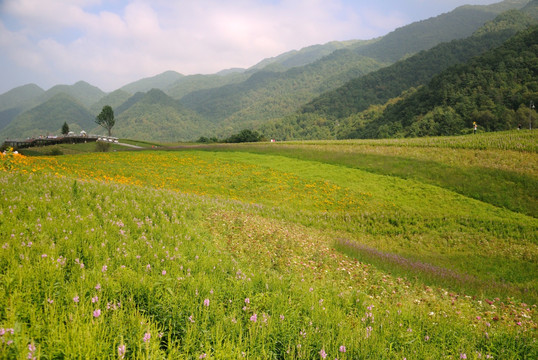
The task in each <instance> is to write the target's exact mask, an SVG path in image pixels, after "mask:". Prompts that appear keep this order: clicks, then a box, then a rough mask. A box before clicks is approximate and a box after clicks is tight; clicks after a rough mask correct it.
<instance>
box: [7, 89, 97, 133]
mask: <svg viewBox="0 0 538 360" xmlns="http://www.w3.org/2000/svg"><path fill="white" fill-rule="evenodd" d="M64 122H67V124H68V125H69V127H70V129H71V130H73V131H79V130H89V129H91V128H93V127H94V126H95V123H94V116H93V115H92V114H90V112H89V111H88V110H87V109H86V108H85V107H84V106H82V105H81V104H80V103H79V102H78V101H77V100H76V99H74V98H73V97H71V96H69V95H66V94H64V93H59V94H56V95H54V96H52V97H51V98H50V99H48V100H47V101H45V102H44V103H42V104H40V105H38V106H36V107H34V108H32V109H31V110H29V111H26V112H24V113H22V114H20V115H19V116H17V117H16V118H15V119H14V120H13V121H12V122H11V123H10V124H9V125H8V126H6V127H5V128H4V129H3V130H2V131H1V132H0V138H24V137H29V136H30V137H31V136H40V135H47V134H54V135H60V133H61V127H62V125H63V123H64Z"/></svg>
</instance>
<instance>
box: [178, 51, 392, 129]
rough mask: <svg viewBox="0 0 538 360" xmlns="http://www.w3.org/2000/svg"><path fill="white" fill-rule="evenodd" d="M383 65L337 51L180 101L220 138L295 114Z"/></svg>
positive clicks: (192, 95)
mask: <svg viewBox="0 0 538 360" xmlns="http://www.w3.org/2000/svg"><path fill="white" fill-rule="evenodd" d="M381 66H382V64H380V63H378V62H376V61H374V60H372V59H368V58H364V57H361V56H359V55H356V54H354V53H353V52H351V51H349V50H340V51H337V52H336V53H333V54H331V55H329V56H327V57H324V58H323V59H321V60H318V61H316V62H315V63H313V64H309V65H306V66H303V67H298V68H292V69H290V70H287V71H284V72H273V71H258V72H256V73H254V74H252V75H251V76H250V77H249V78H248V79H247V80H245V81H243V82H241V83H238V84H231V85H227V86H223V87H220V88H216V89H210V90H206V91H197V92H193V93H190V94H188V95H186V96H184V97H183V98H181V102H182V103H183V104H184V105H185V106H186V107H188V108H189V109H192V110H193V111H196V112H198V113H199V114H200V115H202V116H203V117H205V118H207V119H209V120H210V121H211V122H213V123H215V124H220V128H221V129H222V131H221V132H220V133H219V134H217V135H219V136H227V135H229V134H230V133H231V132H233V131H235V130H237V129H241V128H242V127H245V126H248V127H253V126H257V125H259V124H261V123H263V122H264V121H266V120H269V119H275V118H279V117H282V116H284V115H286V114H289V113H291V112H294V111H295V110H296V109H297V108H298V107H299V106H300V105H301V104H303V103H304V102H306V101H308V100H310V99H312V98H313V97H314V96H316V95H319V94H321V93H323V92H324V91H326V90H329V89H331V88H334V87H337V86H339V85H341V84H343V83H344V82H345V81H346V80H349V79H351V78H354V77H357V76H361V75H364V74H366V73H368V72H371V71H373V70H377V69H379V68H380V67H381Z"/></svg>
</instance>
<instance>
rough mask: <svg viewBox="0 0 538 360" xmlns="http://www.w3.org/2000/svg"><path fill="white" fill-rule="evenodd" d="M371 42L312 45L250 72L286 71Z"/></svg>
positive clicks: (266, 61)
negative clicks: (338, 51)
mask: <svg viewBox="0 0 538 360" xmlns="http://www.w3.org/2000/svg"><path fill="white" fill-rule="evenodd" d="M370 42H371V41H362V40H351V41H331V42H329V43H327V44H323V45H312V46H308V47H305V48H302V49H300V50H292V51H288V52H285V53H283V54H281V55H278V56H275V57H272V58H267V59H264V60H262V61H260V62H259V63H257V64H256V65H254V66H252V67H250V68H249V69H248V70H249V71H250V72H252V71H255V70H262V69H263V70H270V71H285V70H288V69H290V68H292V67H297V66H304V65H308V64H311V63H313V62H315V61H317V60H319V59H321V58H323V57H324V56H327V55H329V54H331V53H333V52H334V51H336V50H341V49H346V48H349V47H351V46H356V47H359V46H360V45H364V44H367V43H370Z"/></svg>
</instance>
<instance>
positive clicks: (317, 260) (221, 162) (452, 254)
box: [0, 139, 538, 359]
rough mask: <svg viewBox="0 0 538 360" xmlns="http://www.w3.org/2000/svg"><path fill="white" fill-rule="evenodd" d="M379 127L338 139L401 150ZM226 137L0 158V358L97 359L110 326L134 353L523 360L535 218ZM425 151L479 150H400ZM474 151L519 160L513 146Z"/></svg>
mask: <svg viewBox="0 0 538 360" xmlns="http://www.w3.org/2000/svg"><path fill="white" fill-rule="evenodd" d="M462 140H463V139H462ZM424 141H426V140H424ZM390 145H391V146H380V145H379V144H378V143H373V145H372V144H370V145H368V146H364V145H355V146H350V145H349V144H348V145H346V146H347V147H346V146H344V147H343V148H340V149H341V150H342V149H346V151H348V150H351V149H350V148H353V149H355V151H357V152H358V153H361V151H359V150H358V149H357V148H360V147H363V146H364V147H363V149H369V151H376V152H378V153H381V154H382V155H387V154H388V155H389V156H395V157H397V156H399V157H402V154H396V153H395V152H398V151H404V150H401V146H394V144H390ZM400 145H401V144H400ZM302 146H314V145H302ZM315 146H321V145H319V144H317V145H315ZM325 146H327V149H331V147H333V146H335V144H331V145H330V146H328V145H325ZM237 149H238V148H235V150H236V151H234V152H228V153H223V152H207V151H206V152H200V151H194V150H188V151H182V152H132V153H126V152H124V153H109V154H88V155H76V156H60V157H55V158H21V159H17V160H18V161H19V162H18V165H17V167H18V168H19V169H20V170H18V171H16V172H7V173H6V172H4V173H0V175H1V176H0V180H1V181H2V190H1V191H2V192H1V195H2V196H1V197H0V201H2V207H1V209H2V217H1V220H0V221H2V226H0V232H1V236H2V238H4V239H5V242H4V246H3V247H2V251H1V252H0V269H1V272H0V275H1V276H2V280H3V281H2V282H1V284H2V285H1V286H2V287H3V291H1V292H0V293H1V294H2V295H1V296H0V302H1V305H2V306H0V309H3V310H2V311H1V312H0V324H1V325H2V327H4V328H14V329H15V331H14V332H15V335H13V336H12V335H9V334H8V336H9V338H8V337H6V339H12V340H14V343H13V344H12V345H13V346H11V345H10V346H11V347H9V346H7V345H1V346H3V347H0V358H9V357H16V355H15V354H18V356H19V357H26V355H27V353H28V346H27V345H28V343H32V342H33V343H35V344H36V345H37V348H38V350H37V351H40V354H41V355H45V354H46V355H48V356H52V355H53V354H55V356H61V354H63V355H64V356H67V357H69V356H75V354H80V353H85V354H88V356H89V357H92V358H98V357H105V356H110V355H111V354H115V353H117V350H116V349H117V346H118V345H119V344H122V343H123V344H127V349H128V355H129V356H133V357H144V356H147V355H148V354H151V355H152V356H164V355H168V356H171V357H174V356H175V357H183V356H184V357H199V356H200V355H202V354H204V353H207V354H208V357H211V356H212V357H214V358H219V359H220V358H237V357H240V356H242V353H243V352H244V353H245V355H246V356H247V357H250V358H271V357H274V358H300V357H303V358H316V357H319V356H320V351H321V350H324V351H326V352H327V353H328V354H329V356H330V357H331V358H334V357H336V356H338V358H339V359H346V358H347V359H351V358H363V357H366V356H372V357H374V358H380V357H386V358H400V359H401V358H402V357H407V358H410V357H411V358H460V357H461V356H462V354H466V356H467V357H468V358H472V357H477V356H478V353H480V354H482V356H485V354H491V355H493V356H494V358H535V356H536V352H537V350H536V346H535V343H533V339H535V336H536V315H535V313H534V307H529V306H527V305H524V304H522V305H519V302H518V301H517V300H516V299H526V300H527V301H530V302H531V303H536V298H537V295H536V293H537V288H536V279H535V277H534V274H536V270H538V269H537V268H536V264H537V263H538V261H536V260H537V254H538V250H537V246H536V242H537V239H536V233H537V231H536V230H537V228H538V225H537V220H536V219H535V218H533V217H529V216H525V215H522V214H518V213H516V212H513V211H510V210H505V209H501V208H499V207H495V206H492V205H490V204H487V203H484V202H481V201H477V200H474V199H470V198H468V197H465V196H462V195H459V194H457V193H455V192H452V191H449V190H446V189H443V188H441V187H439V186H432V185H430V184H425V183H423V182H421V181H418V180H416V179H400V178H398V177H394V176H386V175H381V174H376V173H372V172H370V171H362V170H359V169H356V168H352V167H349V166H347V165H346V166H342V165H341V164H340V165H339V164H337V163H334V164H323V163H321V162H320V161H319V159H318V161H312V160H305V159H290V158H289V157H283V156H274V155H267V154H248V153H245V152H238V151H237ZM240 149H243V150H242V151H245V150H248V151H251V150H252V148H251V147H246V148H241V147H240ZM389 149H392V151H393V152H392V153H391V152H390V151H389ZM421 149H424V150H426V151H427V152H429V153H430V154H433V156H432V157H433V159H434V160H435V161H437V162H440V163H446V162H447V161H448V159H449V158H453V159H455V160H457V162H458V164H460V165H459V166H461V168H464V167H465V166H470V164H472V163H473V162H472V161H468V162H464V161H461V160H458V159H460V157H461V159H464V158H467V153H466V151H470V150H468V149H464V150H457V149H454V148H452V149H451V150H450V151H452V153H451V154H452V155H450V156H449V155H447V154H445V153H444V152H441V151H439V152H435V151H432V148H431V147H430V148H422V147H415V148H412V147H407V150H408V152H409V154H408V156H407V158H406V159H408V160H407V161H411V160H412V159H414V158H420V157H421V156H424V153H422V152H421V151H420V150H421ZM414 150H417V151H414ZM258 151H260V150H258ZM264 151H267V150H264ZM333 151H336V150H333ZM473 151H476V152H477V154H479V155H478V157H479V159H480V161H479V163H483V165H484V166H486V164H487V166H489V167H490V168H493V167H495V166H497V165H494V164H493V163H496V164H499V165H498V166H500V167H501V170H500V171H503V170H502V169H503V166H504V168H508V169H509V168H520V167H519V166H517V164H515V165H513V164H512V159H513V158H514V154H515V153H514V152H509V151H502V152H500V151H497V152H496V151H494V150H493V149H489V150H481V151H489V154H490V155H491V154H496V157H495V158H494V159H492V160H491V161H486V158H487V157H485V156H484V157H481V155H480V154H481V152H480V151H477V150H473ZM385 152H388V153H387V154H385ZM306 153H307V152H306V151H305V152H303V153H301V154H298V155H300V157H304V156H305V155H304V154H306ZM522 154H523V155H527V156H530V157H529V158H528V159H530V160H528V159H527V160H528V162H529V163H531V165H532V167H531V168H532V169H534V170H532V171H529V172H527V171H525V170H523V169H520V170H519V172H520V173H526V174H527V175H529V176H531V177H534V178H535V174H536V172H535V171H536V170H535V169H536V161H535V159H536V158H535V155H534V153H522ZM396 155H397V156H396ZM409 159H411V160H409ZM523 160H524V159H519V160H517V161H523ZM411 163H412V162H411ZM25 171H27V172H28V173H25ZM32 173H37V174H38V176H36V175H33V174H32ZM74 179H78V180H77V181H74ZM497 180H498V178H496V177H493V180H492V181H497ZM178 193H184V194H178ZM336 249H337V250H336ZM342 252H344V253H347V254H349V255H351V257H349V256H346V255H343V254H342ZM43 254H47V257H43ZM354 257H359V258H360V259H362V261H363V262H357V261H354V260H353V258H354ZM76 259H79V262H80V261H82V262H84V263H85V267H84V268H83V269H81V268H80V266H79V262H77V260H76ZM368 263H370V264H374V265H369V264H368ZM148 264H149V265H150V267H149V268H148V267H147V265H148ZM104 265H107V268H104ZM162 270H166V274H163V273H162ZM387 270H388V271H390V272H392V275H390V274H388V273H387V272H386V271H387ZM38 274H39V275H38ZM402 275H405V277H404V278H403V279H401V278H398V276H402ZM414 276H417V278H416V280H412V281H409V280H406V278H407V279H412V278H413V277H414ZM97 283H99V284H100V285H101V287H102V289H101V290H97V289H95V286H96V284H97ZM424 284H429V285H430V286H425V285H424ZM488 284H489V285H490V286H488ZM491 285H493V286H491ZM445 289H447V290H448V291H447V290H445ZM524 289H528V291H527V292H524V291H523V290H524ZM451 290H452V291H457V290H458V291H460V295H458V294H457V293H453V292H451ZM465 293H467V294H476V295H478V296H479V297H478V299H472V298H471V297H466V296H463V294H465ZM96 295H98V298H99V299H98V301H97V302H96V303H93V302H92V301H91V299H92V297H94V296H96ZM497 295H498V296H499V298H500V299H499V300H495V299H493V297H494V296H497ZM75 296H79V297H80V302H79V303H75V302H74V301H73V300H72V299H73V297H75ZM507 296H515V298H512V299H506V297H507ZM486 297H487V298H488V299H489V300H487V301H480V300H485V298H486ZM246 298H248V299H249V301H248V302H247V301H246V300H245V299H246ZM204 299H209V300H210V304H211V305H210V306H208V307H206V306H204ZM23 300H24V301H23ZM49 300H52V302H50V301H49ZM119 302H120V303H121V304H122V305H121V307H118V306H116V307H114V306H112V305H110V304H118V303H119ZM107 303H109V305H108V308H107ZM490 303H491V304H492V305H490ZM243 307H244V308H243ZM97 308H99V309H101V310H102V315H101V316H100V317H98V318H95V317H93V316H92V312H93V311H94V310H96V309H97ZM254 314H256V316H257V322H253V320H252V316H254ZM328 314H331V316H328ZM191 315H192V318H193V320H194V322H191V321H190V320H189V316H191ZM281 315H282V317H281ZM374 317H375V321H374ZM66 322H67V323H69V324H70V326H68V327H67V326H65V325H64V324H65V323H66ZM146 332H149V333H151V334H152V337H151V341H149V342H144V341H143V340H142V338H143V336H144V334H145V333H146ZM159 333H162V334H163V337H162V338H159V337H158V336H157V335H158V334H159ZM299 345H300V346H299ZM342 345H344V346H346V353H341V352H339V348H340V346H342ZM387 349H390V350H388V351H387Z"/></svg>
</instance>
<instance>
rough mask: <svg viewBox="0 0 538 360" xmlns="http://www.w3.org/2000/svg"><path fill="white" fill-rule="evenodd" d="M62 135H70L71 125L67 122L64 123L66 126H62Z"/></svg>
mask: <svg viewBox="0 0 538 360" xmlns="http://www.w3.org/2000/svg"><path fill="white" fill-rule="evenodd" d="M62 134H63V135H67V134H69V125H67V121H66V122H64V124H63V125H62Z"/></svg>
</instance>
